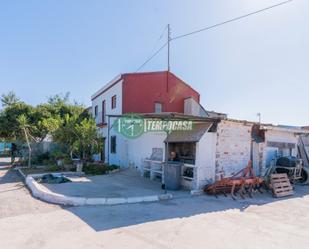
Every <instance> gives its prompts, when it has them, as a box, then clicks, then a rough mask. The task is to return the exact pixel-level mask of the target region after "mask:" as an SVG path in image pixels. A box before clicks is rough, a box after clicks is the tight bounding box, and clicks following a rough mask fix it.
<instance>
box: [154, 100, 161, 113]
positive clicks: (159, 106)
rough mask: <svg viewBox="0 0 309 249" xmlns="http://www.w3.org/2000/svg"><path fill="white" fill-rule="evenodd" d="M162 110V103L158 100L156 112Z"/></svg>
mask: <svg viewBox="0 0 309 249" xmlns="http://www.w3.org/2000/svg"><path fill="white" fill-rule="evenodd" d="M161 112H162V103H160V102H156V103H155V113H161Z"/></svg>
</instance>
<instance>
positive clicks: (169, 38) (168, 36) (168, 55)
mask: <svg viewBox="0 0 309 249" xmlns="http://www.w3.org/2000/svg"><path fill="white" fill-rule="evenodd" d="M170 41H171V28H170V25H169V24H167V72H166V92H168V85H169V84H168V78H169V73H170V69H171V68H170Z"/></svg>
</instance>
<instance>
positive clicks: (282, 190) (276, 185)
mask: <svg viewBox="0 0 309 249" xmlns="http://www.w3.org/2000/svg"><path fill="white" fill-rule="evenodd" d="M270 184H271V188H272V191H273V195H274V197H283V196H289V195H293V194H294V191H293V187H292V185H291V183H290V180H289V178H288V175H287V174H285V173H284V174H271V175H270Z"/></svg>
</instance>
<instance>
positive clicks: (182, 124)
mask: <svg viewBox="0 0 309 249" xmlns="http://www.w3.org/2000/svg"><path fill="white" fill-rule="evenodd" d="M113 127H114V130H115V131H116V132H117V133H120V134H122V135H124V136H125V137H127V138H138V137H139V136H141V135H142V134H144V133H146V132H167V133H171V132H172V131H190V130H192V128H193V121H191V120H181V119H180V120H174V119H173V120H161V119H155V118H143V117H141V116H139V115H137V114H127V115H124V116H122V117H120V118H117V119H116V120H115V122H114V124H113Z"/></svg>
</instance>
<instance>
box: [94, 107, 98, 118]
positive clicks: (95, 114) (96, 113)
mask: <svg viewBox="0 0 309 249" xmlns="http://www.w3.org/2000/svg"><path fill="white" fill-rule="evenodd" d="M94 116H95V117H97V116H98V106H97V105H96V106H95V107H94Z"/></svg>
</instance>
